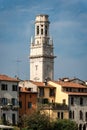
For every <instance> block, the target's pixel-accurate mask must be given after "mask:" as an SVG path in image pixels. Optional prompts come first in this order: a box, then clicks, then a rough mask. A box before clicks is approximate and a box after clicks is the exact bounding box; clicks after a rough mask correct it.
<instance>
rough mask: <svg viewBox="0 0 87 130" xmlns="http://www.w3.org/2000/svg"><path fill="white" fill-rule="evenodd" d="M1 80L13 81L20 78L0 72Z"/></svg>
mask: <svg viewBox="0 0 87 130" xmlns="http://www.w3.org/2000/svg"><path fill="white" fill-rule="evenodd" d="M0 81H10V82H11V81H12V82H19V80H18V79H16V78H12V77H9V76H7V75H3V74H0Z"/></svg>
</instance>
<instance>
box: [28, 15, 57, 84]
mask: <svg viewBox="0 0 87 130" xmlns="http://www.w3.org/2000/svg"><path fill="white" fill-rule="evenodd" d="M49 24H50V22H49V19H48V15H37V16H36V19H35V36H34V38H32V39H31V45H30V80H33V81H39V82H44V81H45V79H46V78H48V79H50V80H53V79H54V58H55V56H54V52H53V41H52V38H50V35H49Z"/></svg>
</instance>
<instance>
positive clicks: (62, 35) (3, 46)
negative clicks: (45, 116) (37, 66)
mask: <svg viewBox="0 0 87 130" xmlns="http://www.w3.org/2000/svg"><path fill="white" fill-rule="evenodd" d="M38 14H47V15H49V21H50V36H51V37H52V38H53V44H54V54H55V55H56V56H57V58H56V59H55V62H54V79H55V80H57V79H59V78H64V77H69V78H73V77H76V78H79V79H81V80H87V0H0V74H6V75H9V76H11V77H15V76H18V77H19V78H20V79H23V80H28V79H29V53H30V40H31V36H34V22H35V17H36V16H37V15H38Z"/></svg>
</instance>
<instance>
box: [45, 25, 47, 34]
mask: <svg viewBox="0 0 87 130" xmlns="http://www.w3.org/2000/svg"><path fill="white" fill-rule="evenodd" d="M45 35H47V26H45Z"/></svg>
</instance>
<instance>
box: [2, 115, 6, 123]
mask: <svg viewBox="0 0 87 130" xmlns="http://www.w3.org/2000/svg"><path fill="white" fill-rule="evenodd" d="M2 119H3V123H6V114H5V113H3V115H2Z"/></svg>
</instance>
